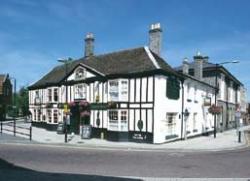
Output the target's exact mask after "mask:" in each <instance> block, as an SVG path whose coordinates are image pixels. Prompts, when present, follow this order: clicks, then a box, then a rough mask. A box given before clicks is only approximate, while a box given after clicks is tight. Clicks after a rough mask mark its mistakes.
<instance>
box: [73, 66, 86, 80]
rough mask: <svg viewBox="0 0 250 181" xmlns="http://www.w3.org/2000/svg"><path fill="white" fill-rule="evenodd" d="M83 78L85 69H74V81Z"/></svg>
mask: <svg viewBox="0 0 250 181" xmlns="http://www.w3.org/2000/svg"><path fill="white" fill-rule="evenodd" d="M84 78H85V69H84V68H78V69H76V72H75V79H76V80H79V79H84Z"/></svg>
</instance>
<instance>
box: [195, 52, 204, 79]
mask: <svg viewBox="0 0 250 181" xmlns="http://www.w3.org/2000/svg"><path fill="white" fill-rule="evenodd" d="M203 59H204V58H203V56H202V55H201V53H200V52H197V54H196V55H195V56H194V77H195V78H196V79H198V80H202V78H203Z"/></svg>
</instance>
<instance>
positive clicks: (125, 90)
mask: <svg viewBox="0 0 250 181" xmlns="http://www.w3.org/2000/svg"><path fill="white" fill-rule="evenodd" d="M127 95H128V81H127V80H122V81H121V99H122V100H124V99H126V97H127Z"/></svg>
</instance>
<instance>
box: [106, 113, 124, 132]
mask: <svg viewBox="0 0 250 181" xmlns="http://www.w3.org/2000/svg"><path fill="white" fill-rule="evenodd" d="M108 114H109V126H108V129H109V130H113V131H128V110H110V111H109V113H108Z"/></svg>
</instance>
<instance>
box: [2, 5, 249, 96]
mask: <svg viewBox="0 0 250 181" xmlns="http://www.w3.org/2000/svg"><path fill="white" fill-rule="evenodd" d="M249 9H250V1H248V0H237V1H236V0H53V1H51V0H39V1H36V0H0V22H1V23H0V73H9V74H10V76H11V77H14V78H16V80H17V88H18V89H19V88H20V87H21V86H28V85H31V84H32V83H34V82H36V81H37V80H39V79H40V78H41V77H42V76H44V75H45V74H46V73H48V72H49V71H50V70H51V69H52V68H53V67H54V66H56V65H58V64H59V63H58V62H57V60H58V59H59V58H67V57H72V58H74V59H77V58H81V57H83V56H84V37H85V35H86V33H88V32H92V33H94V36H95V54H103V53H108V52H112V51H118V50H122V49H128V48H134V47H140V46H147V45H148V39H149V37H148V30H149V26H150V24H152V23H156V22H159V23H161V27H162V30H163V47H162V53H161V55H162V57H163V58H164V59H165V60H166V62H167V63H168V64H170V65H171V66H172V67H176V66H178V65H180V64H181V63H182V60H183V58H184V57H187V58H188V59H189V60H190V61H191V60H192V59H193V56H194V55H195V54H196V53H197V51H200V52H201V54H202V55H206V56H209V57H210V59H209V61H211V62H213V63H220V62H224V61H231V60H239V61H240V63H238V64H227V65H225V67H226V68H227V69H228V70H229V71H230V72H231V73H232V74H233V75H235V77H237V78H238V79H239V80H240V81H241V82H242V83H243V84H244V85H245V87H246V88H247V89H248V100H250V93H249V92H250V78H249V77H250V71H249V67H250V21H249V19H250V11H249Z"/></svg>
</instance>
